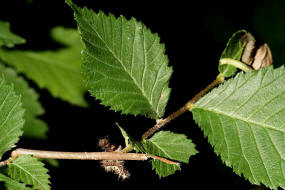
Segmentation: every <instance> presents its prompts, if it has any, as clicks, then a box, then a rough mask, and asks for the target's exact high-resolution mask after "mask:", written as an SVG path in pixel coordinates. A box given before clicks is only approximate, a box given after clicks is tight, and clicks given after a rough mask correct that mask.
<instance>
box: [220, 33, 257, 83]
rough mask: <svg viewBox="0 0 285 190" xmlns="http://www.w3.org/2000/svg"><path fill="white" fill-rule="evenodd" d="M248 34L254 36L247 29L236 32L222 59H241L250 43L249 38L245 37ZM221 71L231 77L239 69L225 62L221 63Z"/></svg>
mask: <svg viewBox="0 0 285 190" xmlns="http://www.w3.org/2000/svg"><path fill="white" fill-rule="evenodd" d="M246 35H250V37H251V38H253V37H252V36H251V34H250V33H248V32H247V31H245V30H239V31H237V32H236V33H234V34H233V36H232V37H231V38H230V39H229V41H228V43H227V45H226V48H225V49H224V51H223V53H222V56H221V58H220V59H223V58H231V59H234V60H237V61H241V56H242V53H243V51H244V48H245V47H246V45H247V43H248V41H247V39H245V38H243V37H244V36H246ZM252 40H254V39H252ZM219 71H220V73H222V74H223V75H224V76H225V77H231V76H233V75H234V74H235V73H236V71H237V69H236V67H234V66H232V65H228V64H225V65H219Z"/></svg>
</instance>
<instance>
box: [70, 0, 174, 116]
mask: <svg viewBox="0 0 285 190" xmlns="http://www.w3.org/2000/svg"><path fill="white" fill-rule="evenodd" d="M67 3H68V4H69V5H71V7H72V8H73V9H74V11H75V19H76V21H77V24H78V28H79V31H80V33H81V36H82V40H83V42H84V44H85V46H86V49H85V50H84V51H83V56H84V60H85V62H84V63H83V65H82V69H83V75H84V77H85V80H86V83H87V86H88V87H89V89H90V93H91V95H92V96H94V97H96V98H97V99H99V100H101V103H102V104H103V105H106V106H110V107H111V109H112V110H114V111H122V113H124V114H133V115H138V114H140V115H145V116H147V117H150V118H155V119H156V118H159V117H161V116H163V114H164V110H165V106H166V103H167V101H168V98H169V94H170V88H168V83H169V79H170V76H171V74H172V68H171V67H169V66H168V57H167V56H166V55H165V53H164V52H165V48H164V45H163V44H160V39H159V37H158V35H157V34H152V33H151V31H150V30H149V29H147V28H146V27H145V26H144V25H143V24H142V23H141V22H138V21H136V19H134V18H132V19H131V20H126V19H125V18H124V17H123V16H120V17H119V18H115V17H114V15H112V14H109V15H105V14H104V13H103V12H99V13H97V14H96V13H94V12H93V11H92V10H89V9H87V8H82V9H81V8H78V7H76V5H74V4H72V3H71V2H70V1H67Z"/></svg>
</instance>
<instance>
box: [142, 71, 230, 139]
mask: <svg viewBox="0 0 285 190" xmlns="http://www.w3.org/2000/svg"><path fill="white" fill-rule="evenodd" d="M224 81H225V78H224V76H223V75H221V74H220V75H218V76H217V78H216V80H214V81H213V82H212V83H211V84H209V85H208V86H207V87H206V88H205V89H203V90H202V91H200V92H199V93H198V94H197V95H196V96H194V98H192V99H191V100H190V101H188V102H187V103H186V104H185V105H184V106H183V107H182V108H180V109H179V110H177V111H176V112H174V113H172V114H171V115H169V116H168V117H167V118H165V119H161V120H159V121H158V122H157V123H156V124H155V125H154V126H153V127H152V128H150V129H149V130H148V131H147V132H145V133H144V134H143V136H142V140H146V139H147V138H148V137H150V136H151V135H153V134H154V133H155V132H156V131H158V130H159V129H160V128H161V127H163V126H164V125H166V124H167V123H169V122H170V121H172V120H173V119H175V118H177V117H178V116H180V115H182V114H183V113H185V112H186V111H187V110H190V111H191V110H192V109H193V107H194V103H195V102H196V101H197V100H199V98H201V97H202V96H204V95H205V94H206V93H207V92H208V91H210V90H211V89H213V88H214V87H215V86H217V85H218V84H220V83H223V82H224Z"/></svg>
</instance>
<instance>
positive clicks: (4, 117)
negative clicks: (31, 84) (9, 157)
mask: <svg viewBox="0 0 285 190" xmlns="http://www.w3.org/2000/svg"><path fill="white" fill-rule="evenodd" d="M21 104H22V103H21V97H20V96H19V95H16V93H15V91H14V89H13V86H12V85H7V84H6V82H5V80H4V79H3V77H0V159H1V158H2V156H3V154H4V153H5V152H6V151H8V150H10V149H11V148H13V147H14V146H15V144H16V143H17V142H18V140H19V137H20V136H21V135H22V133H23V131H22V128H23V125H24V120H23V115H24V109H23V108H22V106H21Z"/></svg>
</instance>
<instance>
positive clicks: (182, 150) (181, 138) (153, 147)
mask: <svg viewBox="0 0 285 190" xmlns="http://www.w3.org/2000/svg"><path fill="white" fill-rule="evenodd" d="M145 150H146V152H147V153H148V154H152V155H157V156H161V157H164V158H168V159H171V160H176V161H180V162H184V163H188V161H189V157H190V156H193V155H195V154H196V153H198V151H197V150H196V149H195V145H194V144H193V143H192V141H191V140H190V139H187V137H186V136H185V135H182V134H176V133H172V132H169V131H160V132H158V133H156V134H155V135H154V136H153V137H152V138H150V139H149V140H147V141H146V142H145ZM152 167H153V169H155V170H156V173H157V174H158V175H159V176H160V177H166V176H168V175H171V174H174V173H175V171H176V170H180V166H178V165H175V164H166V163H164V162H161V161H159V160H155V159H154V160H152Z"/></svg>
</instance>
